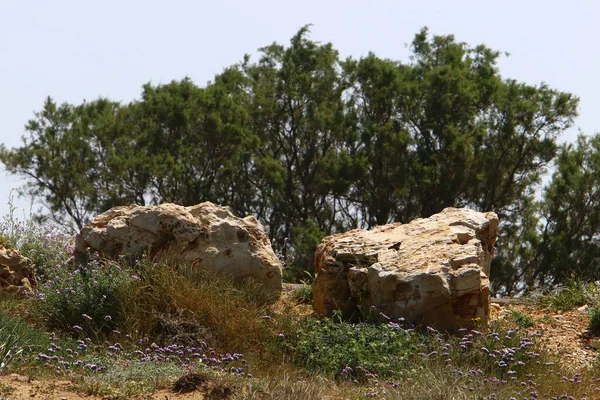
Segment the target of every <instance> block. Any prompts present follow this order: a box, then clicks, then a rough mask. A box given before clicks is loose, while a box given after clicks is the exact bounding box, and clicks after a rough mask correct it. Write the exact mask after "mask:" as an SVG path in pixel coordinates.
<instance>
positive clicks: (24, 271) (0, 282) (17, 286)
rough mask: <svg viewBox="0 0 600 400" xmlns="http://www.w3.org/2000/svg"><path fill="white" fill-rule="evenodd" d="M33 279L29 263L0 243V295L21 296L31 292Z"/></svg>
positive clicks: (26, 259) (16, 252)
mask: <svg viewBox="0 0 600 400" xmlns="http://www.w3.org/2000/svg"><path fill="white" fill-rule="evenodd" d="M34 286H35V277H34V274H33V266H32V263H31V261H30V260H29V259H28V258H27V257H24V256H23V255H21V253H19V252H18V251H17V250H14V249H7V248H6V247H4V246H3V245H2V244H1V243H0V295H1V296H2V297H4V296H6V295H9V296H21V295H24V294H25V293H27V292H32V291H33V287H34Z"/></svg>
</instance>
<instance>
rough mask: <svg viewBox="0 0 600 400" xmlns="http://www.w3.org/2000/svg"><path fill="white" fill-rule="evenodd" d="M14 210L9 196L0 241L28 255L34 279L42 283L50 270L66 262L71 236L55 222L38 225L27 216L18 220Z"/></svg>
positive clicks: (68, 256)
mask: <svg viewBox="0 0 600 400" xmlns="http://www.w3.org/2000/svg"><path fill="white" fill-rule="evenodd" d="M15 211H16V210H15V207H14V206H13V205H12V198H11V201H10V202H9V214H8V215H5V216H4V218H3V220H2V221H1V222H0V242H1V243H3V244H4V245H5V247H9V248H14V249H17V250H18V251H19V252H20V253H21V254H23V255H24V256H25V257H28V258H29V259H30V260H31V261H32V263H33V265H34V270H35V273H36V276H37V279H38V281H40V282H45V281H46V279H47V276H48V274H49V273H51V272H50V271H51V270H53V269H54V268H60V267H61V266H62V265H64V264H66V263H67V262H68V261H69V259H70V257H71V255H72V252H73V244H74V243H73V238H72V237H71V236H69V235H67V234H66V233H64V232H63V231H61V229H60V228H59V227H58V226H56V225H52V224H40V223H37V222H36V221H35V220H33V219H31V218H30V219H28V220H26V221H20V220H19V219H18V218H17V217H16V216H15Z"/></svg>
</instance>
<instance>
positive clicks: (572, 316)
mask: <svg viewBox="0 0 600 400" xmlns="http://www.w3.org/2000/svg"><path fill="white" fill-rule="evenodd" d="M287 289H289V288H287ZM286 292H289V290H286ZM284 297H288V296H284ZM284 301H287V302H289V298H288V299H286V300H284ZM492 306H493V307H492V320H496V319H499V318H511V313H510V311H511V310H512V311H517V312H519V313H521V314H524V315H527V316H529V317H530V318H532V319H533V320H534V322H535V325H534V326H533V327H532V328H530V329H531V330H533V331H538V332H541V333H542V338H541V340H542V343H543V345H544V346H545V347H546V348H547V349H548V350H549V351H551V352H552V353H553V354H557V355H559V357H560V362H561V363H562V364H564V366H565V367H566V368H568V369H570V370H571V371H572V372H574V373H575V372H578V371H581V370H583V369H585V368H588V367H591V366H592V365H593V363H594V360H595V359H596V355H597V350H596V349H594V348H592V347H591V345H594V346H597V347H600V341H598V345H597V344H596V343H595V342H596V338H593V337H592V336H591V335H590V334H589V332H588V331H587V325H588V321H589V313H588V308H587V307H586V306H584V307H580V308H579V309H576V310H572V311H565V312H552V311H550V310H548V309H541V308H538V307H535V306H530V305H525V304H512V303H510V302H505V303H504V304H497V303H494V304H492ZM308 308H309V307H308ZM230 393H231V390H230V388H227V387H224V386H223V385H221V384H216V383H214V382H210V381H203V382H202V384H201V385H198V388H197V389H196V390H192V391H191V392H188V393H181V394H180V393H176V392H174V391H173V390H171V389H162V390H159V391H157V392H155V393H153V394H152V395H147V396H143V397H138V398H140V399H157V400H192V399H206V398H211V399H215V398H221V399H226V398H228V397H229V394H230ZM105 398H106V397H101V396H87V395H85V394H82V393H77V392H76V389H75V386H74V384H73V383H72V382H71V381H69V380H53V381H50V380H32V379H30V378H29V377H27V376H24V375H19V374H14V373H10V374H6V375H0V400H5V399H6V400H25V399H27V400H31V399H39V400H50V399H51V400H62V399H68V400H81V399H85V400H100V399H105Z"/></svg>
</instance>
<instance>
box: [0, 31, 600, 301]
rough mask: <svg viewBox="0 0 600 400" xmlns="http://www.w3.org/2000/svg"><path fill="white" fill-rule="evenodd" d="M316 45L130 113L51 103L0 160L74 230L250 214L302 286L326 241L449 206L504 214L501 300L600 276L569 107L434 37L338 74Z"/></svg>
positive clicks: (269, 49) (159, 88)
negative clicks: (171, 211) (136, 208)
mask: <svg viewBox="0 0 600 400" xmlns="http://www.w3.org/2000/svg"><path fill="white" fill-rule="evenodd" d="M308 34H309V31H308V27H304V28H302V29H301V30H300V31H299V32H298V33H297V34H296V35H295V36H294V37H292V39H291V41H290V44H289V45H288V46H283V45H280V44H276V43H274V44H272V45H269V46H266V47H263V48H261V49H260V50H259V52H260V53H259V57H258V59H257V60H255V61H253V60H251V59H250V57H248V56H246V57H244V58H243V59H242V61H241V62H240V63H238V64H235V65H233V66H230V67H228V68H226V69H225V70H224V71H223V72H222V73H220V74H218V75H217V76H215V78H214V80H213V81H212V82H210V83H208V84H207V85H206V86H204V87H199V86H197V85H195V84H194V83H193V82H192V81H191V80H190V79H187V78H186V79H183V80H181V81H173V82H171V83H167V84H159V85H153V84H150V83H149V84H146V85H144V86H143V88H142V93H141V96H140V98H139V99H137V100H135V101H133V102H130V103H124V104H122V103H116V102H114V101H111V100H109V99H104V98H100V99H97V100H94V101H91V102H84V103H82V104H78V105H73V104H58V103H56V102H55V101H54V100H53V99H51V98H48V99H47V100H46V101H45V103H44V104H43V106H42V109H41V110H40V111H38V112H37V113H35V116H34V118H33V119H32V120H31V121H29V123H28V124H27V125H26V132H27V136H25V137H24V138H23V145H22V146H21V147H19V148H15V149H8V148H6V147H0V161H2V163H3V164H4V166H5V168H6V170H7V171H9V172H11V173H14V174H17V175H19V176H21V177H25V178H27V179H28V182H29V183H28V185H27V186H26V187H25V188H24V191H25V192H26V193H28V194H30V195H32V196H34V197H35V198H37V199H39V200H40V201H41V202H42V203H43V204H44V205H45V206H46V207H47V209H48V211H49V214H48V215H46V217H49V218H51V219H53V220H54V221H55V222H56V223H58V224H59V225H63V226H64V225H66V226H69V227H71V228H72V229H76V228H81V227H82V225H83V224H85V223H86V221H87V220H89V219H90V217H92V216H94V215H96V214H98V213H100V212H103V211H105V210H106V209H108V208H109V207H112V206H116V205H122V204H130V203H138V204H156V203H160V202H165V201H168V202H176V203H179V204H183V205H191V204H196V203H199V202H201V201H205V200H208V201H213V202H215V203H219V204H223V205H227V206H229V207H230V208H231V209H232V211H233V212H234V213H236V214H238V215H247V214H253V215H255V216H256V217H257V218H258V220H260V221H261V222H263V223H264V224H265V225H266V226H267V228H268V232H269V236H270V237H271V240H272V242H273V245H274V247H275V249H276V250H277V251H278V252H279V253H280V254H281V255H282V256H283V257H285V258H286V259H287V260H288V265H289V268H287V269H286V279H288V280H291V281H299V280H301V279H308V277H310V276H311V274H312V273H313V272H314V271H312V268H313V267H312V265H313V255H314V250H315V248H316V246H317V245H318V243H319V242H320V240H321V239H322V238H323V237H324V236H325V235H328V234H331V233H333V232H339V231H344V230H347V229H350V228H354V227H372V226H374V225H377V224H385V223H388V222H392V221H399V222H408V221H410V220H412V219H414V218H416V217H427V216H429V215H431V214H433V213H436V212H439V211H441V210H442V209H443V208H445V207H448V206H468V207H472V208H475V209H478V210H483V211H490V210H491V211H495V212H496V213H498V215H499V217H500V219H501V221H502V225H501V232H500V237H499V241H498V251H497V252H496V257H495V259H494V266H493V268H492V274H493V276H492V281H493V284H494V290H495V291H496V292H505V293H508V294H510V293H511V292H514V291H515V290H520V289H521V288H522V287H523V283H524V282H525V283H526V284H527V285H528V286H529V287H536V286H541V287H543V286H546V285H548V284H558V283H560V282H562V281H564V279H565V278H566V277H568V276H570V274H571V272H573V273H575V274H577V275H578V276H585V277H586V278H588V279H596V278H597V277H598V275H600V272H599V270H598V265H597V260H598V259H599V258H598V257H597V254H596V253H597V243H596V242H597V237H598V234H597V232H596V230H597V229H598V228H597V227H598V226H599V224H598V223H597V221H596V219H597V218H596V217H595V216H597V214H598V211H597V210H598V209H599V207H597V205H598V204H597V203H598V196H597V195H596V194H597V191H598V190H597V189H598V179H599V178H598V177H599V176H600V174H599V173H598V160H597V159H598V156H597V154H598V143H600V142H599V139H597V138H590V139H587V138H584V137H582V138H581V139H580V141H579V142H578V144H577V145H565V146H563V147H560V146H559V145H558V142H557V140H558V138H559V135H560V134H561V132H563V131H564V130H565V129H568V128H569V127H571V126H572V124H573V121H574V118H575V117H576V115H577V105H578V99H577V98H576V97H575V96H573V95H571V94H569V93H563V92H559V91H557V90H554V89H552V88H550V87H549V86H548V85H546V84H542V85H535V86H532V85H529V84H525V83H520V82H516V81H514V80H511V79H504V78H502V76H501V75H500V72H499V71H498V67H497V62H498V59H499V57H500V56H501V54H500V52H498V51H495V50H492V49H489V48H487V47H486V46H484V45H478V46H470V45H468V44H466V43H462V42H459V41H457V40H456V39H455V38H454V37H453V36H451V35H450V36H431V35H429V33H428V32H427V29H423V30H422V31H421V32H419V33H417V34H416V35H415V37H414V40H413V41H412V44H411V47H410V48H411V51H412V55H411V58H410V61H409V62H402V61H397V60H390V59H381V58H379V57H377V56H376V55H375V54H368V55H367V56H365V57H361V58H359V59H355V58H348V59H345V60H342V59H340V57H339V55H338V52H337V50H336V49H335V48H334V47H333V45H332V44H329V43H327V44H321V43H318V42H315V41H312V40H310V39H309V37H308ZM554 162H555V163H556V172H555V175H554V179H553V180H552V182H551V183H550V184H549V185H548V187H547V188H546V189H545V191H544V198H543V199H542V200H541V201H538V200H539V198H536V197H535V193H536V190H539V188H540V184H541V183H540V182H541V177H542V175H543V174H544V171H546V168H547V167H550V166H552V165H553V163H554ZM579 165H584V166H585V168H583V169H579V168H577V166H579ZM565 249H569V251H566V250H565Z"/></svg>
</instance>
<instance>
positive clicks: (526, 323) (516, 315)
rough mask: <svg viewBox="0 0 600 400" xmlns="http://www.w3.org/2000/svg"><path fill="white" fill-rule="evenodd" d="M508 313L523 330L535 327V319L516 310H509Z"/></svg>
mask: <svg viewBox="0 0 600 400" xmlns="http://www.w3.org/2000/svg"><path fill="white" fill-rule="evenodd" d="M508 313H509V314H510V316H511V318H512V319H513V321H515V323H516V324H517V325H519V326H520V327H522V328H531V327H532V326H534V325H535V321H534V320H533V318H531V317H530V316H528V315H525V314H523V313H520V312H518V311H515V310H508Z"/></svg>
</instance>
